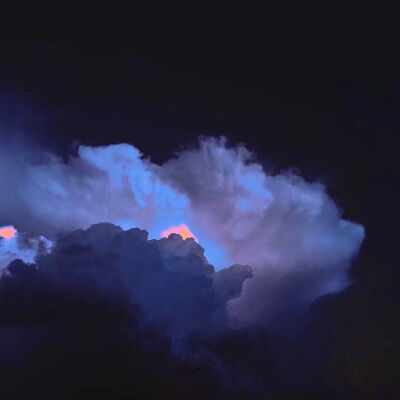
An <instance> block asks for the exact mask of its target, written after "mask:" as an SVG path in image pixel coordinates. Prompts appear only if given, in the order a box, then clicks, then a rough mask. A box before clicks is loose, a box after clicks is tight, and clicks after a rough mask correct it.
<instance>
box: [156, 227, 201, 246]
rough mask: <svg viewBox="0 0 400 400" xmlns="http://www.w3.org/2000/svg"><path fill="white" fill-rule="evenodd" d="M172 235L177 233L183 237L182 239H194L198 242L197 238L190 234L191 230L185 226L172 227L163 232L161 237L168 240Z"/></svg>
mask: <svg viewBox="0 0 400 400" xmlns="http://www.w3.org/2000/svg"><path fill="white" fill-rule="evenodd" d="M171 233H177V234H178V235H181V236H182V239H187V238H193V239H194V240H195V241H196V242H198V240H197V238H196V236H194V235H193V233H192V232H190V229H189V228H188V227H187V226H186V225H185V224H180V225H179V226H171V228H168V229H167V230H165V231H163V232H161V237H163V238H166V237H168V236H169V235H170V234H171Z"/></svg>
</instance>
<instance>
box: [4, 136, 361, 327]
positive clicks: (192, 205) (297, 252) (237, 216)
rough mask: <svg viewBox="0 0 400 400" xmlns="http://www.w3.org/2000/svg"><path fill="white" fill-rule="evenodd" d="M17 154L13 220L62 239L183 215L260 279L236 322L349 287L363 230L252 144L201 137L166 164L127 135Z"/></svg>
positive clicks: (217, 259) (209, 247) (157, 224)
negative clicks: (68, 149) (121, 139)
mask: <svg viewBox="0 0 400 400" xmlns="http://www.w3.org/2000/svg"><path fill="white" fill-rule="evenodd" d="M13 154H18V152H16V151H14V153H13ZM5 157H9V158H10V156H9V155H8V156H5ZM17 158H18V157H17ZM20 158H21V157H20ZM16 162H17V164H18V163H19V165H20V168H19V170H20V171H22V172H21V173H20V174H19V175H18V177H17V178H18V179H17V181H18V182H19V185H18V191H17V193H15V198H16V200H15V202H14V205H13V206H12V207H15V208H16V209H15V210H13V208H12V207H11V212H10V215H11V217H10V219H11V221H8V222H7V223H14V220H15V221H16V222H18V224H17V223H16V222H15V223H14V224H15V226H17V227H18V228H19V229H23V230H25V231H27V230H30V231H31V230H35V231H36V234H37V235H45V236H46V237H50V238H51V239H54V238H55V234H56V233H57V232H59V231H65V232H67V231H70V230H72V229H77V228H83V229H87V228H88V227H89V226H90V225H92V224H95V223H98V222H110V223H114V224H118V225H120V226H122V227H123V228H124V229H128V228H131V227H136V226H137V227H140V228H143V229H146V230H147V231H148V232H149V237H150V238H153V239H155V238H159V237H160V235H161V234H162V232H164V231H165V230H167V229H169V228H171V227H173V226H178V225H181V224H184V225H186V226H187V227H188V229H189V230H190V231H191V232H192V234H193V235H194V236H195V238H196V239H197V240H198V242H199V244H200V245H201V246H202V247H203V248H204V249H205V257H206V258H207V260H209V262H210V263H211V264H213V265H214V266H215V268H216V269H217V270H220V269H222V268H224V267H228V266H229V265H232V264H245V265H250V266H251V267H252V270H253V274H254V277H253V279H251V280H248V281H246V282H245V284H244V288H243V291H242V294H241V296H240V297H237V298H235V299H233V300H231V301H230V302H229V307H228V308H229V315H230V317H231V321H232V322H238V323H246V324H249V323H262V324H272V323H274V321H275V322H276V321H279V320H280V319H282V318H285V316H286V315H290V314H292V313H298V312H302V311H304V310H306V309H307V308H308V307H309V305H310V303H311V302H312V301H313V300H314V299H315V298H317V297H319V296H321V295H323V294H326V293H330V292H334V291H338V290H341V289H342V288H344V287H345V286H346V285H347V284H348V283H349V280H348V277H347V271H348V268H349V266H350V264H351V261H352V259H353V258H354V257H355V256H356V255H357V252H358V249H359V247H360V245H361V242H362V240H363V237H364V228H363V227H362V226H361V225H359V224H356V223H353V222H349V221H345V220H343V219H342V218H341V212H340V210H339V209H338V208H337V207H336V206H335V204H334V203H333V201H332V200H331V199H330V198H329V196H328V195H327V194H326V191H325V187H324V186H323V185H322V184H320V183H318V182H314V183H309V182H306V181H305V180H304V179H303V178H301V177H300V176H297V175H294V174H291V173H288V172H282V173H280V174H275V175H270V174H268V173H267V172H266V171H264V169H263V168H262V166H261V165H260V164H258V163H257V162H256V158H255V155H254V154H252V153H251V152H250V151H249V150H248V149H246V147H245V146H243V145H239V146H234V147H232V146H229V145H228V144H227V141H226V140H225V139H224V138H203V139H200V140H199V144H198V146H197V147H195V148H188V149H184V150H182V151H180V152H178V153H177V154H176V157H174V158H172V159H170V160H168V161H167V162H165V163H164V164H163V165H156V164H153V163H152V162H151V161H150V160H149V159H147V158H145V157H144V156H143V155H142V154H141V153H140V151H139V150H137V149H136V148H135V147H134V146H132V145H128V144H118V145H110V146H102V147H89V146H80V147H79V149H78V153H77V155H76V156H71V157H70V159H69V160H67V161H65V160H61V159H60V158H57V157H55V156H54V155H48V154H47V155H45V156H44V155H42V156H41V157H36V161H35V162H22V161H20V162H19V161H16ZM5 185H6V186H7V185H8V186H7V188H10V189H9V190H7V192H10V193H11V192H12V191H13V190H14V189H12V186H11V185H10V182H9V181H8V180H5ZM14 186H15V185H14ZM14 192H15V190H14ZM5 207H7V206H5ZM17 211H18V212H17ZM16 214H19V215H23V214H26V215H27V216H28V218H25V219H24V218H20V217H19V218H17V217H15V215H16ZM3 220H4V217H3ZM149 290H150V289H149Z"/></svg>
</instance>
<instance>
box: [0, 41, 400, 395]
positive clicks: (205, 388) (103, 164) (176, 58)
mask: <svg viewBox="0 0 400 400" xmlns="http://www.w3.org/2000/svg"><path fill="white" fill-rule="evenodd" d="M0 50H1V51H2V61H1V64H0V74H1V79H0V182H1V189H0V267H1V269H2V277H1V279H0V308H1V313H0V314H1V317H0V324H1V327H2V330H1V334H0V336H1V339H2V340H1V341H0V342H1V343H2V344H1V357H2V358H3V360H2V363H1V365H2V366H4V368H3V367H1V368H2V369H1V376H2V378H1V379H0V388H2V389H0V392H1V390H3V392H4V395H5V396H9V397H12V396H14V397H17V398H23V397H24V396H25V397H26V393H29V394H30V398H40V399H43V398H54V396H56V397H58V398H70V396H71V395H75V396H81V397H77V398H85V397H84V396H85V393H86V392H87V393H92V392H93V396H94V395H95V394H96V393H97V394H98V395H99V396H101V395H105V394H107V396H111V398H125V397H123V396H132V398H134V396H147V398H171V397H172V396H173V397H174V398H188V397H191V398H199V399H200V398H205V397H207V398H219V399H220V398H227V399H236V398H237V399H239V398H249V399H250V398H251V399H253V398H254V399H256V398H268V399H282V398H284V399H286V398H287V399H296V398H304V396H306V397H307V398H331V399H342V398H352V399H367V398H368V399H375V398H376V399H378V398H382V396H383V397H384V398H388V399H389V398H396V396H397V395H398V394H399V390H400V388H399V386H398V378H399V372H400V368H399V365H398V361H397V360H398V355H399V348H398V333H399V327H398V324H397V322H396V321H397V305H398V290H397V288H396V286H397V284H398V281H399V272H398V270H397V267H396V264H397V261H396V260H397V258H396V243H397V234H396V232H397V220H398V218H397V217H398V206H397V204H398V200H399V199H398V194H397V190H396V183H397V181H398V178H399V168H398V154H397V153H398V148H399V136H398V134H397V132H398V129H399V128H400V126H399V125H400V124H399V122H398V117H397V114H398V113H397V110H398V105H400V104H399V103H400V93H399V87H400V86H399V84H400V82H399V79H398V76H397V75H398V74H397V71H398V68H399V67H400V55H399V50H398V48H397V47H396V46H394V45H383V46H369V47H368V46H360V45H359V46H343V45H342V46H340V45H333V44H331V45H310V44H308V45H306V44H304V45H300V44H298V45H289V44H286V45H280V46H278V45H274V46H273V45H265V46H263V47H262V48H261V47H260V48H259V47H257V46H255V48H253V46H246V47H245V48H240V46H238V47H236V46H232V47H229V46H226V48H225V49H224V51H222V52H221V51H220V50H219V48H218V46H216V45H215V47H213V46H209V47H207V48H201V49H200V48H196V47H193V48H188V47H185V48H184V49H183V48H179V46H176V47H174V48H172V47H168V48H157V47H156V46H155V47H151V49H150V48H149V47H148V46H145V47H142V48H139V47H136V48H135V47H133V46H132V47H129V46H125V47H124V46H106V45H104V46H100V45H98V46H64V45H63V46H61V45H23V46H22V45H21V46H11V45H9V46H4V45H2V46H1V48H0ZM17 258H18V259H20V260H16V259H17ZM12 260H14V261H12ZM10 262H11V264H10ZM133 343H135V345H134V346H132V344H133ZM22 355H24V356H22ZM54 364H56V365H58V368H57V369H54V368H51V365H54ZM18 371H19V372H18ZM85 371H90V372H85ZM64 377H68V379H64ZM132 377H134V378H132ZM19 379H23V380H24V382H25V385H24V386H23V387H21V386H20V385H18V381H19ZM196 396H197V397H196ZM126 398H129V397H126Z"/></svg>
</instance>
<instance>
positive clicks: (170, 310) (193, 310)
mask: <svg viewBox="0 0 400 400" xmlns="http://www.w3.org/2000/svg"><path fill="white" fill-rule="evenodd" d="M36 265H37V268H38V270H39V271H43V272H44V273H45V274H46V275H47V276H49V277H51V279H52V280H53V281H55V282H58V283H59V284H60V285H65V284H67V285H72V286H74V287H80V286H82V285H85V286H87V287H91V288H93V289H94V290H100V291H101V292H106V293H113V292H114V291H122V292H126V293H127V294H128V296H129V297H130V299H131V301H132V303H133V304H137V305H138V307H139V309H140V310H141V312H142V315H143V317H144V318H145V319H146V320H147V321H148V322H149V323H152V324H156V325H158V326H161V327H162V328H163V330H165V332H166V333H167V334H168V335H169V337H170V338H172V339H173V342H174V344H175V342H176V343H178V342H180V341H182V340H185V338H186V336H187V335H188V334H191V333H196V334H206V335H209V334H215V333H217V332H218V331H220V330H221V329H224V328H225V326H226V318H227V316H226V304H227V301H228V300H229V299H231V298H233V297H236V296H239V295H240V290H241V286H242V283H243V281H244V280H246V279H248V278H251V276H252V274H251V271H250V269H249V267H247V266H241V265H235V266H234V267H231V268H229V269H226V270H222V271H219V272H218V273H216V272H215V271H214V268H213V266H212V265H210V264H209V263H208V262H207V260H206V258H205V257H204V250H203V249H202V248H201V247H200V246H199V245H198V244H197V243H196V242H195V241H194V240H193V239H187V240H183V239H182V238H181V237H180V236H179V235H176V234H172V235H170V236H169V237H168V238H164V239H160V240H148V233H147V232H146V231H144V230H140V229H137V228H134V229H130V230H128V231H124V230H122V229H121V228H120V227H118V226H115V225H112V224H108V223H101V224H97V225H93V226H91V227H90V228H89V229H88V230H78V231H74V232H72V233H69V234H66V235H62V236H60V237H59V238H58V240H57V242H56V244H55V246H54V248H52V250H51V252H49V253H47V254H41V255H39V256H38V257H37V258H36Z"/></svg>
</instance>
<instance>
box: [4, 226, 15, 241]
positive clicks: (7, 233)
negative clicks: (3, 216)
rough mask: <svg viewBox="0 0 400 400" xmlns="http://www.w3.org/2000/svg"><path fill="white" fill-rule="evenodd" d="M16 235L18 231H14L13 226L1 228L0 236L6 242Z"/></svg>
mask: <svg viewBox="0 0 400 400" xmlns="http://www.w3.org/2000/svg"><path fill="white" fill-rule="evenodd" d="M16 233H17V230H16V229H14V228H13V227H12V226H6V227H4V228H0V236H1V237H3V238H4V239H6V240H10V239H12V238H13V237H14V236H15V234H16Z"/></svg>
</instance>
